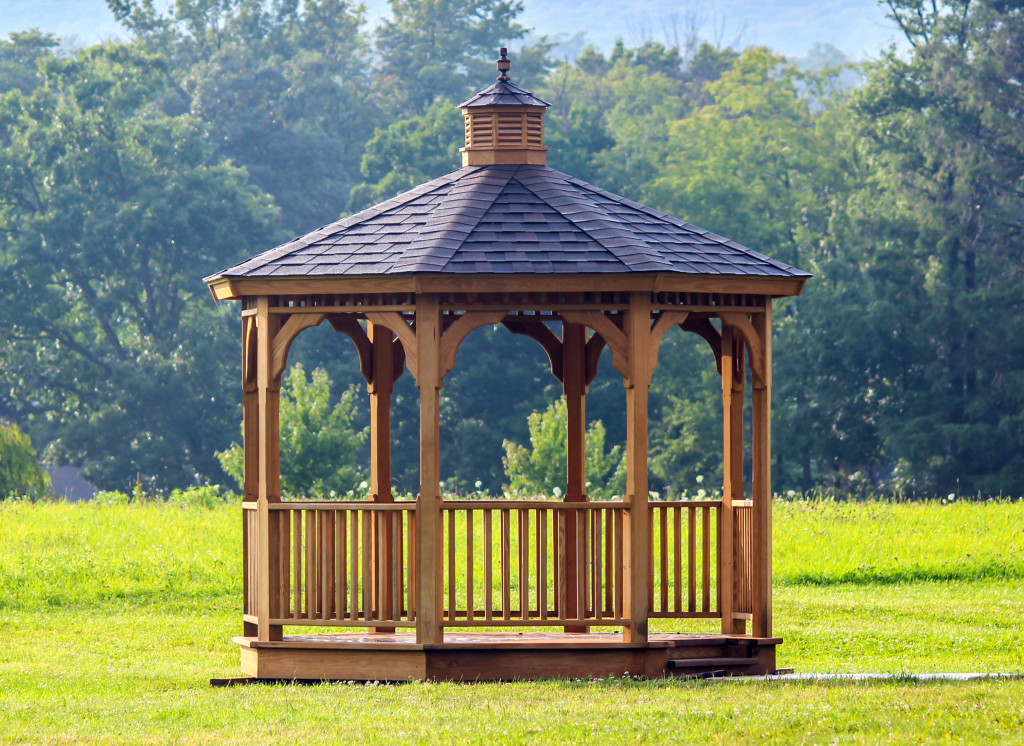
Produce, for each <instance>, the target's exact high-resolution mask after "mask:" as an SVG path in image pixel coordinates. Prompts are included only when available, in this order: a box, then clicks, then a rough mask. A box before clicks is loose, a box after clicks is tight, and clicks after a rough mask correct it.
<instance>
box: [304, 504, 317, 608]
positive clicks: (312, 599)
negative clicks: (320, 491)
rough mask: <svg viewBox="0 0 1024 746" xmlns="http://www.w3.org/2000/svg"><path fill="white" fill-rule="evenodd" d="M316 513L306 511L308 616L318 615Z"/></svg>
mask: <svg viewBox="0 0 1024 746" xmlns="http://www.w3.org/2000/svg"><path fill="white" fill-rule="evenodd" d="M316 513H317V511H315V510H307V511H306V618H307V619H313V618H314V617H315V616H316V588H317V585H316V562H317V559H316V548H317V547H316Z"/></svg>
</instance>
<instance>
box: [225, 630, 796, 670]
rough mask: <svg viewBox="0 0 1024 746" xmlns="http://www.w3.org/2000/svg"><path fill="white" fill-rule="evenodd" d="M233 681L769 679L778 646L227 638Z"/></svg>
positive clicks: (691, 641) (501, 635)
mask: <svg viewBox="0 0 1024 746" xmlns="http://www.w3.org/2000/svg"><path fill="white" fill-rule="evenodd" d="M234 642H235V643H237V644H238V645H239V646H240V647H241V655H242V672H243V673H245V674H248V675H250V676H253V677H256V678H259V679H288V680H356V681H410V680H423V679H434V680H444V681H510V680H515V679H543V678H607V677H612V676H614V677H622V676H646V677H648V678H660V677H665V676H672V675H688V674H698V673H703V672H708V671H724V672H726V673H729V674H764V673H771V672H773V671H774V670H775V646H776V645H777V644H779V643H780V642H781V640H780V639H779V638H773V637H770V638H757V637H752V636H749V635H721V634H657V633H654V634H651V635H650V636H649V639H648V640H647V641H646V642H625V641H623V639H622V634H621V633H615V632H593V633H589V634H575V633H565V632H535V631H527V632H518V633H517V632H474V633H472V634H468V633H461V632H460V633H449V634H446V635H445V637H444V642H441V643H417V642H416V636H415V635H414V634H405V633H397V634H380V633H376V634H374V633H366V634H352V633H344V634H312V635H285V636H284V638H283V639H281V640H278V641H258V640H257V639H255V638H254V637H236V638H234Z"/></svg>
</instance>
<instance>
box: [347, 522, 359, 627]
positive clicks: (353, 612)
mask: <svg viewBox="0 0 1024 746" xmlns="http://www.w3.org/2000/svg"><path fill="white" fill-rule="evenodd" d="M359 516H360V513H359V511H353V512H352V520H350V521H349V542H348V551H349V555H348V558H349V565H348V572H349V583H348V593H349V598H348V609H349V617H350V618H351V619H358V618H359Z"/></svg>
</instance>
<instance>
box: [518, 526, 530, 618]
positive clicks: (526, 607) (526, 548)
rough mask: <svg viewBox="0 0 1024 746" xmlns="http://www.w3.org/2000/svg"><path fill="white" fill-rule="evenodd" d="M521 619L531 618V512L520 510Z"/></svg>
mask: <svg viewBox="0 0 1024 746" xmlns="http://www.w3.org/2000/svg"><path fill="white" fill-rule="evenodd" d="M518 549H519V618H520V619H529V618H530V590H529V588H530V586H529V577H530V570H529V563H530V512H529V511H528V510H527V509H526V508H520V509H519V542H518Z"/></svg>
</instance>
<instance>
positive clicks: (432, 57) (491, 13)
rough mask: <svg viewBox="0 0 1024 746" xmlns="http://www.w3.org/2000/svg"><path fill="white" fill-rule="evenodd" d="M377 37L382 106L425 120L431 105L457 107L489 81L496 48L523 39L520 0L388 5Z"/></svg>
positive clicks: (413, 0)
mask: <svg viewBox="0 0 1024 746" xmlns="http://www.w3.org/2000/svg"><path fill="white" fill-rule="evenodd" d="M389 2H390V5H391V17H390V18H387V19H385V20H384V21H383V22H382V23H381V25H380V27H378V28H377V31H376V45H375V46H376V50H377V52H378V54H379V55H380V74H379V76H378V77H377V80H376V85H377V88H378V89H379V90H380V93H381V99H382V105H383V106H384V107H385V108H386V110H387V111H388V112H390V113H392V114H400V115H408V114H425V113H426V111H427V109H428V108H429V107H430V105H431V104H432V103H434V101H436V100H448V101H455V102H456V103H458V102H461V101H463V100H465V99H466V98H468V97H469V96H470V95H472V94H473V93H474V92H475V91H476V90H477V89H479V88H480V87H481V83H482V81H485V80H493V79H494V77H495V75H496V73H495V72H494V60H495V59H496V58H497V52H498V49H497V47H499V46H509V45H510V43H511V42H513V41H515V40H517V39H520V38H522V37H523V35H524V34H525V33H526V29H525V28H523V27H522V26H521V25H520V24H519V23H518V22H517V21H516V16H518V15H519V13H521V12H522V9H523V6H522V3H521V2H519V0H389Z"/></svg>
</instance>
